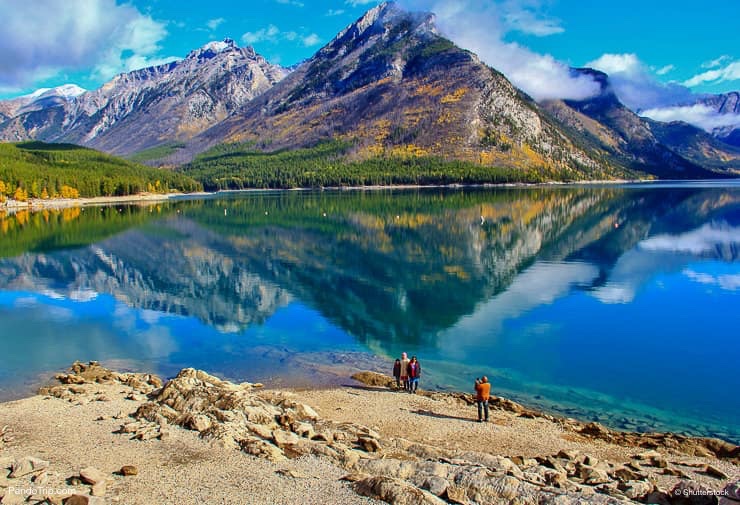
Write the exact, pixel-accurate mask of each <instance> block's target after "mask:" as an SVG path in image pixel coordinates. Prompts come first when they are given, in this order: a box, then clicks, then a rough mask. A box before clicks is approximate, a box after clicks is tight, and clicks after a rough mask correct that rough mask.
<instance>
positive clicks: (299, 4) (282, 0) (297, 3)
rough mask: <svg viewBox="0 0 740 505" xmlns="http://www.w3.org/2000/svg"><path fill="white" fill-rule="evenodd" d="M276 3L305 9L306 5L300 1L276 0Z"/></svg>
mask: <svg viewBox="0 0 740 505" xmlns="http://www.w3.org/2000/svg"><path fill="white" fill-rule="evenodd" d="M275 1H276V2H277V3H279V4H284V5H294V6H296V7H305V4H304V3H303V2H300V1H298V0H275Z"/></svg>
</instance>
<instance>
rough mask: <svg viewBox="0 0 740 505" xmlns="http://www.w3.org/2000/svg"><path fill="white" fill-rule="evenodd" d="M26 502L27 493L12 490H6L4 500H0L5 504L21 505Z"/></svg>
mask: <svg viewBox="0 0 740 505" xmlns="http://www.w3.org/2000/svg"><path fill="white" fill-rule="evenodd" d="M25 502H26V495H24V494H23V493H15V492H11V491H10V490H8V491H6V492H5V496H3V499H2V501H0V503H2V504H3V505H20V504H21V503H25Z"/></svg>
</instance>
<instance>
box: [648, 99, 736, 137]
mask: <svg viewBox="0 0 740 505" xmlns="http://www.w3.org/2000/svg"><path fill="white" fill-rule="evenodd" d="M641 114H642V115H643V116H647V117H649V118H651V119H654V120H656V121H663V122H666V123H667V122H671V121H684V122H686V123H689V124H692V125H694V126H697V127H699V128H701V129H703V130H706V131H708V132H711V131H712V130H715V129H717V128H738V127H740V114H720V113H718V112H717V111H716V110H715V109H713V108H711V107H708V106H706V105H702V104H694V105H676V106H672V107H663V108H654V109H647V110H644V111H642V112H641Z"/></svg>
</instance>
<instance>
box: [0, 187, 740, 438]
mask: <svg viewBox="0 0 740 505" xmlns="http://www.w3.org/2000/svg"><path fill="white" fill-rule="evenodd" d="M739 251H740V185H738V184H736V183H711V184H710V183H706V184H660V185H649V186H625V187H614V186H610V187H556V188H534V189H522V188H516V189H514V188H509V189H495V190H489V189H485V190H484V189H468V190H442V189H435V190H415V191H373V192H359V191H357V192H275V193H250V194H240V195H228V196H224V197H217V198H210V199H204V200H187V201H180V202H170V203H166V204H159V205H152V206H117V207H116V206H113V207H100V208H86V209H84V210H79V209H67V210H64V211H60V212H52V211H45V212H39V213H33V214H29V213H27V212H20V213H17V214H15V215H11V216H5V215H2V214H0V350H1V352H2V360H1V361H0V398H2V399H8V398H16V397H19V396H22V395H25V394H28V393H29V392H30V391H31V390H32V388H33V387H34V386H35V385H37V384H38V383H39V382H40V381H43V380H46V379H48V377H49V376H50V374H51V373H53V372H54V371H55V370H59V369H63V368H65V367H66V366H68V365H69V364H70V363H71V362H72V361H74V360H76V359H80V360H92V359H97V360H101V361H104V362H105V363H106V364H109V365H111V366H116V367H118V368H123V369H134V370H147V371H155V372H158V373H160V374H163V375H165V376H171V375H173V374H174V373H176V371H177V370H179V369H180V368H182V367H186V366H193V367H197V368H203V369H206V370H209V371H211V372H213V373H216V374H218V375H221V376H224V377H227V378H230V379H233V380H249V381H261V382H265V383H267V384H268V385H274V386H277V385H293V386H303V385H315V384H322V385H328V384H337V383H344V382H346V381H347V377H348V375H349V374H350V373H351V372H353V371H355V370H357V369H368V368H372V369H377V370H380V371H384V372H386V373H388V372H389V371H390V370H389V368H390V364H391V360H392V359H393V358H395V357H396V356H398V355H400V353H401V352H403V351H405V352H408V353H409V354H416V355H418V356H419V358H420V361H421V362H422V365H423V368H424V376H423V378H422V381H423V382H422V385H423V386H426V387H427V388H439V389H460V390H469V389H470V385H471V383H472V380H473V379H474V378H475V377H476V376H479V375H482V374H487V375H488V376H489V377H490V378H491V379H492V382H493V387H494V390H495V391H496V392H497V393H498V394H502V395H505V396H509V397H512V398H514V399H517V400H520V401H522V402H524V403H526V404H529V405H533V406H535V407H539V408H543V409H547V410H550V411H556V412H559V413H563V414H565V415H571V416H576V417H579V418H582V419H596V420H599V421H601V422H604V423H606V424H609V425H611V426H615V427H619V428H625V429H630V430H639V431H647V430H655V429H658V430H674V431H680V432H686V433H692V434H701V435H707V434H710V435H717V436H721V437H722V438H725V439H729V440H733V441H735V442H740V402H738V401H737V393H738V391H740V373H738V369H739V367H738V356H739V355H740V340H739V339H738V325H739V323H740V311H739V310H738V302H740V261H739ZM471 415H472V413H471Z"/></svg>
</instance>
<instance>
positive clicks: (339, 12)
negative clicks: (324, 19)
mask: <svg viewBox="0 0 740 505" xmlns="http://www.w3.org/2000/svg"><path fill="white" fill-rule="evenodd" d="M344 12H345V11H344V9H329V10H328V11H326V15H327V16H341V15H342V14H344Z"/></svg>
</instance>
